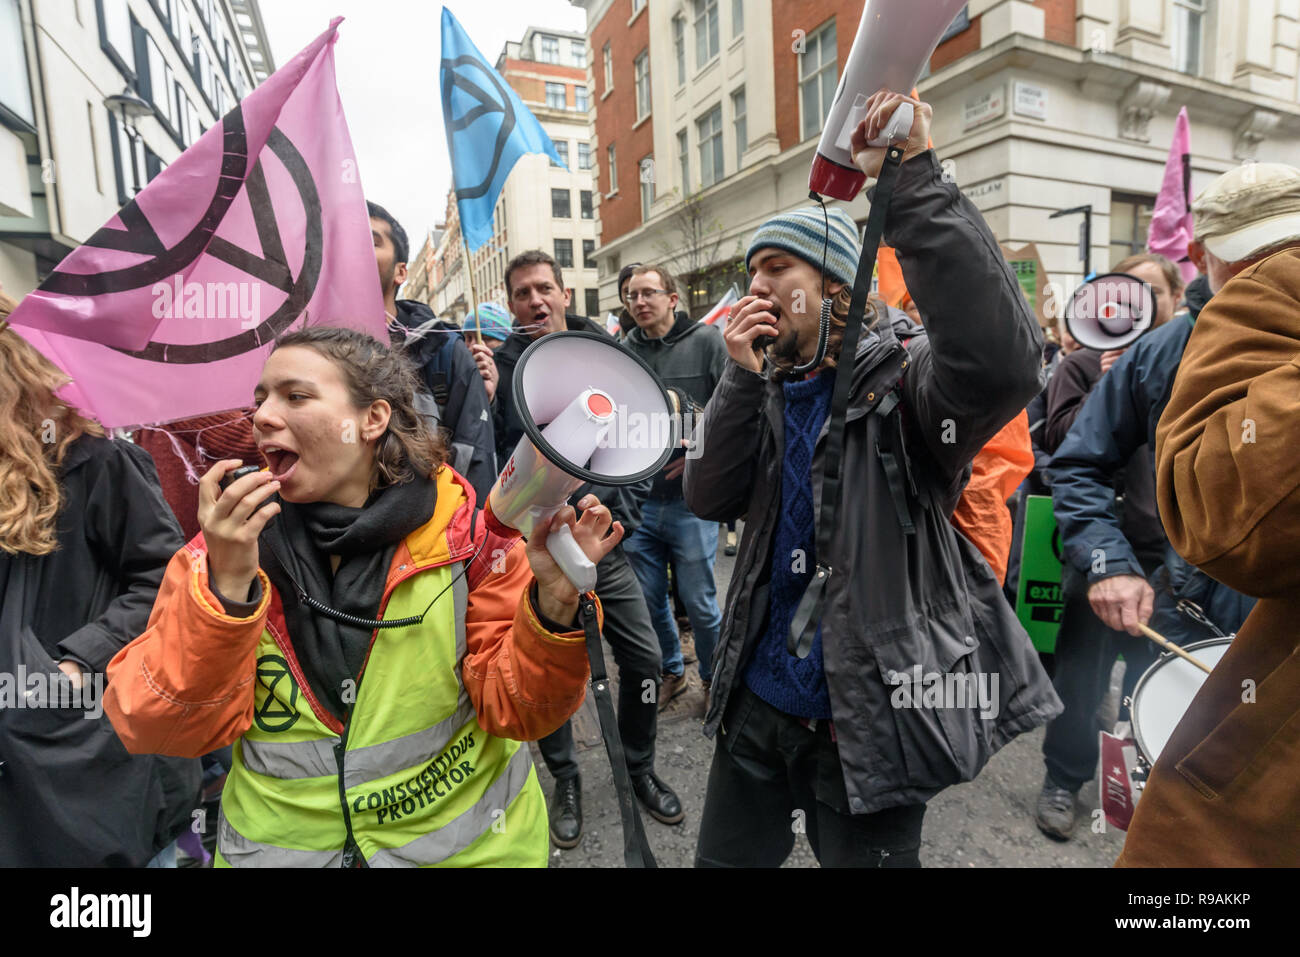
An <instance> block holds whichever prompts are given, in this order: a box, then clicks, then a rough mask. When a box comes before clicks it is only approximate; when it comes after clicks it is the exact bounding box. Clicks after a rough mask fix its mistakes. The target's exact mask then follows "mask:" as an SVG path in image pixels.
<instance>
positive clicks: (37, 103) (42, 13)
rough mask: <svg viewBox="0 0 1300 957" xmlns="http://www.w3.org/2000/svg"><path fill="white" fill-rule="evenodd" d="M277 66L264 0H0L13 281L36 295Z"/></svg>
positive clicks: (2, 154) (7, 282)
mask: <svg viewBox="0 0 1300 957" xmlns="http://www.w3.org/2000/svg"><path fill="white" fill-rule="evenodd" d="M274 68H275V67H274V64H273V63H272V60H271V51H270V45H269V43H268V42H267V37H266V31H265V28H264V27H263V25H262V19H261V14H260V13H259V11H258V4H257V0H0V283H2V284H3V285H4V287H5V289H6V290H7V291H8V292H10V293H11V294H13V295H16V296H19V297H21V296H23V295H26V294H27V293H28V292H30V291H31V290H32V289H33V288H35V287H36V285H37V284H38V283H39V282H40V281H41V280H42V279H43V278H44V277H45V275H47V274H48V273H49V272H50V270H52V269H53V268H54V266H56V265H57V264H58V262H59V261H60V260H61V259H62V258H63V257H64V256H65V255H67V253H68V252H70V251H71V250H72V249H73V248H75V247H76V246H77V245H78V244H79V243H81V242H84V241H85V240H86V239H87V238H89V237H90V235H91V234H92V233H93V232H94V231H95V230H97V229H98V228H99V227H100V226H102V225H103V224H104V223H105V222H107V221H108V219H109V218H110V217H112V215H113V214H114V213H115V212H116V211H117V210H118V209H119V208H120V207H121V206H123V205H124V204H125V203H126V202H128V201H129V200H130V199H131V198H132V197H133V196H134V195H135V192H136V191H137V189H138V188H140V187H143V186H144V185H145V184H146V183H147V182H148V181H149V180H150V179H152V178H153V177H154V176H156V175H157V174H158V173H159V172H160V171H161V170H162V169H163V168H164V167H165V166H166V165H167V164H168V163H170V162H172V161H173V160H175V158H176V157H177V156H179V155H180V154H181V152H182V151H183V150H184V149H185V148H186V147H188V146H189V145H190V144H192V143H193V142H194V141H195V140H196V139H198V137H199V136H200V135H202V133H203V131H205V130H206V129H208V128H209V127H211V126H212V125H213V124H214V123H215V122H216V121H217V119H219V118H220V117H221V116H222V115H224V114H225V113H226V112H227V111H228V110H229V109H230V108H231V107H233V106H234V104H235V103H236V102H237V101H238V100H239V99H241V98H242V97H243V96H244V95H245V94H246V93H248V92H249V91H250V90H252V89H253V88H254V87H255V86H256V85H257V84H258V83H260V82H261V81H262V80H263V79H265V78H266V77H267V76H268V75H269V74H270V73H271V72H272V71H273V70H274ZM124 93H125V94H129V95H131V96H133V97H135V98H137V99H138V100H140V101H142V102H141V103H139V104H137V105H136V107H135V109H136V110H148V111H151V112H148V114H147V115H143V116H140V117H139V118H135V119H132V118H130V117H129V113H130V112H131V110H128V111H127V113H126V114H124V112H123V110H122V107H121V105H120V100H119V101H118V102H116V103H115V102H114V101H112V100H109V105H106V104H105V101H106V99H108V98H109V97H114V96H119V95H121V94H124ZM124 116H126V119H125V122H124Z"/></svg>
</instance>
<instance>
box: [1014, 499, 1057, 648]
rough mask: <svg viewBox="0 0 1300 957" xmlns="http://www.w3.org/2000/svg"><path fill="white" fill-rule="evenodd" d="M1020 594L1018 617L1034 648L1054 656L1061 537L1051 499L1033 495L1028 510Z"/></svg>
mask: <svg viewBox="0 0 1300 957" xmlns="http://www.w3.org/2000/svg"><path fill="white" fill-rule="evenodd" d="M1020 547H1021V553H1020V591H1019V592H1018V593H1017V594H1016V615H1017V616H1019V618H1020V623H1021V624H1022V625H1024V626H1025V631H1027V632H1029V637H1030V639H1031V640H1032V641H1033V643H1034V647H1035V648H1037V649H1038V650H1039V651H1042V652H1045V653H1047V654H1051V653H1052V652H1053V651H1054V650H1055V649H1056V632H1057V631H1058V630H1059V629H1060V627H1061V610H1062V608H1064V606H1065V600H1064V597H1063V596H1062V595H1061V535H1060V532H1058V531H1057V528H1056V515H1055V514H1053V512H1052V499H1051V496H1048V495H1031V496H1029V498H1028V500H1027V502H1026V506H1025V533H1024V538H1023V539H1021V546H1020Z"/></svg>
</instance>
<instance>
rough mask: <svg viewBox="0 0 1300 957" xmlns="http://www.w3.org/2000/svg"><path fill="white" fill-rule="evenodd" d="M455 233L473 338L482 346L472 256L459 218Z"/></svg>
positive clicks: (480, 321) (481, 330)
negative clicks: (463, 261)
mask: <svg viewBox="0 0 1300 957" xmlns="http://www.w3.org/2000/svg"><path fill="white" fill-rule="evenodd" d="M456 232H458V233H460V248H461V250H462V252H463V254H464V256H465V281H466V282H467V283H469V301H470V306H471V308H472V311H473V313H474V319H475V322H474V338H475V340H477V342H478V344H479V345H482V344H483V317H482V316H480V315H479V314H478V299H477V298H476V297H475V295H474V255H473V253H471V252H470V251H469V246H468V245H466V243H465V231H464V230H462V229H461V228H460V217H459V216H457V217H456Z"/></svg>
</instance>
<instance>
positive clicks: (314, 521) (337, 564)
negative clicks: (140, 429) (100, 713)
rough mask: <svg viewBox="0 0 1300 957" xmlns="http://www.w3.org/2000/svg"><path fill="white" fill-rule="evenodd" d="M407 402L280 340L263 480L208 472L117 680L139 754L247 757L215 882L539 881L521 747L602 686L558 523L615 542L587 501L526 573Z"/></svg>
mask: <svg viewBox="0 0 1300 957" xmlns="http://www.w3.org/2000/svg"><path fill="white" fill-rule="evenodd" d="M415 388H416V379H415V375H414V372H413V371H412V370H411V368H410V367H409V366H408V365H407V364H406V362H405V361H404V360H403V359H402V358H401V357H400V356H398V355H395V354H393V353H392V352H390V351H389V349H388V348H387V347H386V346H384V345H382V344H380V343H379V342H377V341H376V340H374V339H371V338H370V337H369V336H366V335H363V334H361V333H357V332H352V331H350V330H345V329H328V328H315V329H309V330H305V331H302V332H297V333H294V334H292V335H290V336H288V337H286V338H285V339H282V340H281V341H280V343H279V344H278V345H277V347H276V349H275V351H273V352H272V354H271V356H270V358H269V359H268V360H267V363H266V367H265V369H264V370H263V373H262V379H261V382H260V383H259V384H258V386H257V390H256V393H255V396H254V399H255V403H256V405H257V412H256V414H255V416H254V418H253V430H254V437H255V438H256V440H257V443H258V448H259V450H260V452H261V454H262V456H263V458H264V459H265V464H266V465H267V466H268V468H267V469H265V470H263V471H260V472H257V473H255V474H246V475H241V476H239V477H236V478H234V480H233V481H230V482H228V483H226V482H223V479H226V478H227V477H228V473H231V472H233V471H234V470H235V469H236V468H237V467H238V466H239V465H240V464H241V463H239V462H237V461H223V462H220V463H218V464H217V465H216V466H214V467H213V468H212V470H211V471H209V472H208V473H207V475H205V476H204V477H203V479H202V481H201V482H200V487H199V514H198V517H199V524H200V526H201V527H202V530H203V534H202V535H200V536H198V537H197V538H195V539H194V541H192V542H190V543H189V544H188V545H186V546H185V547H184V548H183V549H181V550H180V551H179V552H177V554H176V555H175V556H174V557H173V558H172V560H171V563H170V565H169V566H168V569H167V574H166V578H165V580H164V583H163V586H162V588H161V590H160V591H159V594H158V599H157V602H156V603H155V605H154V609H153V613H152V615H151V616H150V619H149V626H148V629H147V630H146V631H145V633H144V634H142V635H141V636H139V637H138V638H137V639H136V640H135V641H133V642H132V643H131V644H130V645H128V646H127V647H126V648H124V649H123V650H122V652H121V653H120V654H118V655H117V657H116V658H114V660H113V661H112V663H111V664H110V665H109V669H108V671H109V676H110V690H109V692H108V694H107V697H106V702H105V707H106V710H107V712H108V714H109V717H110V718H111V720H112V722H113V725H114V727H115V728H116V729H117V732H118V734H119V735H120V737H121V738H122V741H123V742H124V743H125V744H126V746H127V748H128V749H129V750H131V751H133V752H146V753H161V754H175V755H187V756H198V755H201V754H204V753H206V752H208V751H211V750H213V749H215V748H219V747H223V746H224V745H227V744H231V743H232V742H237V743H236V744H235V748H234V752H233V760H234V766H233V768H232V769H231V771H230V775H229V778H228V779H227V783H226V786H225V791H224V794H223V796H222V805H221V819H220V822H219V824H217V826H218V827H219V831H218V840H217V853H218V858H217V860H218V864H220V865H271V866H344V867H348V866H368V865H375V866H394V865H397V866H402V865H442V864H449V865H455V866H473V865H535V866H545V864H546V856H547V847H548V841H547V825H546V806H545V802H544V800H543V797H542V792H541V789H540V787H539V786H538V783H537V776H536V772H535V771H534V770H533V766H532V761H531V759H530V757H529V752H528V748H527V747H526V746H525V745H523V744H521V743H520V742H521V741H525V740H530V739H535V738H539V737H542V736H544V735H546V734H549V733H550V732H552V731H554V730H555V729H556V728H557V727H559V726H560V725H561V724H563V723H564V722H565V721H566V720H567V719H568V718H569V717H570V716H571V715H572V714H573V713H574V712H575V711H576V710H577V708H578V705H579V704H580V703H581V701H582V697H583V689H584V684H585V682H586V680H587V677H588V666H587V657H586V650H585V643H584V639H583V634H582V632H581V630H580V629H577V628H576V626H575V624H574V622H575V618H576V613H577V609H578V594H577V592H576V591H575V590H574V588H573V586H572V585H570V584H569V582H568V580H567V579H566V578H565V577H564V575H563V574H562V573H561V572H560V570H559V568H557V567H556V565H555V563H554V562H553V561H552V560H551V558H550V556H549V555H548V553H547V551H546V538H547V535H548V533H549V532H550V531H553V530H555V529H558V528H560V527H561V526H562V525H564V524H567V525H569V526H570V528H571V529H572V532H573V535H574V537H575V539H576V540H577V542H578V543H579V545H580V546H581V547H582V548H583V550H584V551H585V552H586V553H587V555H588V556H589V557H590V558H591V560H592V561H593V562H597V561H599V560H600V559H601V558H602V557H604V555H605V554H606V553H608V552H609V551H610V550H611V549H612V548H613V547H614V546H615V545H617V544H618V542H619V540H620V539H621V538H622V536H623V529H622V527H621V526H620V525H618V524H617V523H614V525H613V527H612V528H611V521H610V515H609V511H608V509H606V508H605V507H604V506H602V505H600V504H599V502H597V501H596V500H595V499H594V498H591V497H589V498H588V499H586V500H584V501H583V502H582V503H580V504H582V505H583V507H584V508H585V509H586V511H585V512H584V514H583V516H582V519H581V521H578V520H576V516H575V513H574V511H573V509H565V510H563V511H561V512H560V513H558V514H557V515H556V516H555V518H554V519H553V521H552V522H551V523H550V525H549V526H548V527H547V528H545V529H542V530H541V532H540V534H536V535H534V536H533V538H532V540H531V541H530V542H529V543H528V547H527V549H526V554H527V560H525V555H524V553H523V552H524V550H521V549H519V548H512V547H511V546H512V545H514V544H516V543H515V542H512V541H511V540H509V539H505V538H498V537H496V536H493V535H492V534H490V533H489V532H488V531H487V530H486V528H485V527H484V523H483V521H482V519H481V517H480V516H479V515H477V514H476V513H475V512H474V493H473V490H472V489H471V487H470V486H469V484H468V482H466V481H465V480H464V479H463V478H461V476H459V475H457V474H456V473H455V472H454V471H452V469H451V468H450V467H449V466H447V465H446V464H445V450H444V449H443V447H442V446H441V444H440V441H439V440H438V439H437V438H435V437H433V436H431V435H430V434H429V433H428V432H427V431H426V429H425V426H424V424H423V419H422V418H421V417H420V416H419V415H418V414H417V413H416V411H415V409H414V405H413V402H414V391H415ZM223 485H225V487H224V488H223ZM277 494H278V496H279V501H274V500H273V498H274V496H276V495H277ZM530 566H531V567H530Z"/></svg>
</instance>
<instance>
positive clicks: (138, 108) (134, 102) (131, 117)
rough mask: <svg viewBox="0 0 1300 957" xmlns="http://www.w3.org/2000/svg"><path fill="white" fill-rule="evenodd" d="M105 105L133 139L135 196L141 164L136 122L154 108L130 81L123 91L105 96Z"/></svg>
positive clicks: (132, 163)
mask: <svg viewBox="0 0 1300 957" xmlns="http://www.w3.org/2000/svg"><path fill="white" fill-rule="evenodd" d="M104 106H105V107H107V108H108V111H109V112H110V113H112V114H114V115H116V116H117V118H118V122H120V123H121V124H122V129H124V130H126V135H127V138H128V139H129V140H130V141H131V195H132V196H134V195H135V194H136V193H138V192H140V166H139V163H138V162H137V160H136V153H137V151H138V148H139V145H140V131H139V130H137V129H136V128H135V124H136V121H137V120H139V119H140V118H141V117H144V116H153V115H154V110H153V107H152V106H150V105H149V104H148V103H147V102H146V101H145V100H142V99H140V97H139V96H137V95H136V93H135V91H134V90H132V89H131V84H129V83H128V84H127V85H126V86H125V87H123V88H122V92H121V93H115V94H113V95H112V96H106V97H104Z"/></svg>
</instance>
